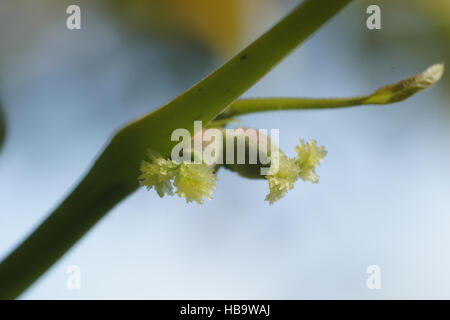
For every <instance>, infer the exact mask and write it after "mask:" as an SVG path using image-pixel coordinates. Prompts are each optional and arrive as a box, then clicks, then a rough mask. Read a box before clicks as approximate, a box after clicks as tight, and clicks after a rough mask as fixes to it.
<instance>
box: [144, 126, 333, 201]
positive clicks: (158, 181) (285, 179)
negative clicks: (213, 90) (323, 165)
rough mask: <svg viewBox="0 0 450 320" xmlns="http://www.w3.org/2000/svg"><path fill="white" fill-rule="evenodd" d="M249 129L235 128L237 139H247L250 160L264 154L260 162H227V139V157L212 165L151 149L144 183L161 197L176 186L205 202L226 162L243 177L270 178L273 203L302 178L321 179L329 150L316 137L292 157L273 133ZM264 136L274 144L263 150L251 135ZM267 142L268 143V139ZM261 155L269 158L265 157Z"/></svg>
mask: <svg viewBox="0 0 450 320" xmlns="http://www.w3.org/2000/svg"><path fill="white" fill-rule="evenodd" d="M208 130H211V129H208ZM249 130H253V129H242V128H241V129H235V130H231V131H235V132H234V134H235V136H234V137H235V140H234V141H244V143H245V148H244V150H245V157H247V158H246V159H247V160H248V159H249V158H250V154H251V153H252V152H253V153H254V154H258V155H259V156H260V158H259V159H258V162H257V163H256V164H255V163H253V164H251V163H249V162H246V163H244V164H237V163H235V162H233V163H231V164H230V163H226V161H225V160H226V149H227V147H228V148H230V146H227V145H226V143H225V144H223V145H221V150H220V154H222V157H223V159H220V160H222V161H216V163H214V164H212V165H208V164H206V163H205V162H201V163H191V162H187V161H183V162H176V161H173V160H166V159H164V158H162V157H161V156H160V155H158V154H156V153H153V152H150V153H149V158H150V162H147V161H143V162H142V165H141V172H142V174H141V175H140V177H139V181H140V184H141V185H143V186H146V187H147V189H152V188H154V189H155V190H156V191H157V193H158V195H159V196H160V197H163V196H164V195H165V194H168V195H173V194H174V191H173V189H174V187H175V188H176V193H177V194H178V195H179V196H180V197H184V198H186V201H187V202H191V201H196V202H197V203H200V204H201V203H203V198H206V199H211V196H212V194H213V191H214V188H215V185H216V181H217V177H216V175H215V172H216V171H217V170H218V169H219V168H220V167H222V166H223V167H225V168H226V169H228V170H230V171H234V172H236V173H238V174H239V175H241V176H242V177H246V178H256V179H267V180H268V184H269V194H268V195H267V196H266V199H265V200H267V201H269V203H270V204H273V203H274V202H276V201H278V200H280V199H281V198H282V197H283V196H285V195H286V193H287V192H288V191H289V190H291V189H292V188H294V184H295V182H296V181H297V180H298V179H302V180H304V181H310V182H312V183H317V182H318V180H319V177H318V176H317V174H316V172H315V168H316V167H317V166H318V165H319V164H320V162H321V161H322V159H323V158H324V157H325V156H326V154H327V152H326V151H325V149H324V148H323V147H318V146H317V144H316V141H314V140H312V141H310V142H307V143H306V142H305V141H304V140H301V141H300V144H299V145H298V146H297V147H296V148H295V151H296V152H297V157H294V158H288V157H287V156H286V154H284V153H283V152H282V151H281V150H280V149H279V148H278V146H277V145H275V144H273V143H272V141H271V140H270V138H269V137H267V136H265V135H264V134H262V133H260V132H259V133H258V134H255V135H249ZM222 132H225V130H223V129H222ZM202 134H203V133H202ZM241 135H244V136H245V137H244V136H241ZM245 138H246V139H245ZM262 138H265V139H266V140H265V141H266V142H267V141H268V140H269V141H270V143H269V144H270V146H271V147H269V148H267V149H266V150H262V149H260V147H261V144H260V143H259V141H250V140H251V139H256V140H258V139H262ZM222 140H223V141H225V142H226V141H227V139H226V137H223V139H222ZM207 145H208V144H206V145H205V146H207ZM264 145H265V146H266V147H267V143H266V144H264ZM225 146H227V147H225ZM232 149H233V150H235V151H236V150H239V148H235V146H234V145H233V146H232ZM261 155H262V156H261ZM234 156H235V158H234V160H236V158H237V156H236V154H234ZM261 158H264V159H265V160H264V161H262V160H261ZM267 159H269V162H268V163H267V162H266V160H267ZM217 160H219V159H217ZM266 165H268V170H267V171H266V173H264V175H262V174H261V173H260V172H261V171H260V170H259V169H260V168H261V167H264V166H266Z"/></svg>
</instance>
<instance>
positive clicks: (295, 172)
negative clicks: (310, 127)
mask: <svg viewBox="0 0 450 320" xmlns="http://www.w3.org/2000/svg"><path fill="white" fill-rule="evenodd" d="M295 151H296V152H297V155H298V157H297V158H288V157H287V156H286V155H285V154H284V153H282V152H281V151H280V152H279V154H280V155H279V161H278V168H277V169H275V167H273V168H271V169H270V171H269V174H268V175H267V176H266V178H267V180H268V182H269V191H270V192H269V194H268V195H267V196H266V201H269V203H270V204H273V203H274V202H276V201H278V200H280V199H281V198H283V197H284V196H285V195H286V193H287V192H288V191H289V190H291V189H292V188H294V183H295V182H296V181H297V180H298V179H299V178H300V179H302V180H304V181H310V182H312V183H318V182H319V177H318V175H317V174H316V171H315V168H316V166H318V165H319V164H320V162H321V161H322V159H323V158H324V157H325V156H326V155H327V151H326V150H325V149H324V147H318V146H317V143H316V141H314V140H311V141H309V142H307V143H305V141H304V140H300V144H299V145H298V146H297V147H296V148H295Z"/></svg>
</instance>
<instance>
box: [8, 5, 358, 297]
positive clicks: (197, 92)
mask: <svg viewBox="0 0 450 320" xmlns="http://www.w3.org/2000/svg"><path fill="white" fill-rule="evenodd" d="M350 2H351V0H333V1H330V0H306V1H304V2H303V3H302V4H301V5H300V6H298V7H297V8H296V9H294V10H293V11H292V13H290V14H289V15H288V16H287V17H285V18H284V19H283V20H282V21H281V22H280V23H278V24H277V25H275V26H274V27H273V28H272V29H271V30H269V31H268V32H267V33H266V34H264V35H263V36H262V37H260V38H259V39H258V40H256V41H255V42H253V43H252V44H251V45H250V46H248V47H247V48H245V49H244V50H243V51H242V52H240V53H239V54H237V55H236V56H235V57H234V58H233V59H231V60H230V61H228V62H227V63H226V64H224V65H223V66H222V67H221V68H219V69H218V70H217V71H215V72H214V73H212V74H211V75H210V76H209V77H207V78H205V79H204V80H202V81H200V82H199V83H198V84H197V85H195V86H194V87H192V88H191V89H189V90H188V91H187V92H185V93H184V94H182V95H181V96H179V97H177V98H176V99H174V100H172V101H171V102H169V103H168V104H167V105H165V106H163V107H161V108H159V109H157V110H156V111H154V112H152V113H150V114H147V115H145V116H144V117H142V118H140V119H138V120H137V121H135V122H133V123H130V124H129V125H127V126H126V127H124V128H123V129H122V130H120V131H119V132H118V133H117V134H116V135H115V136H114V137H113V139H112V140H111V142H110V143H109V145H108V146H107V147H106V149H105V150H104V151H103V153H102V154H101V155H100V156H99V158H98V159H97V160H96V162H95V164H94V165H93V167H92V169H91V170H89V172H88V173H87V175H86V177H85V178H84V179H83V180H82V181H81V182H80V184H79V185H78V186H77V187H76V188H75V190H74V191H73V192H72V193H71V194H70V195H69V196H68V197H67V198H66V199H65V200H64V201H63V203H62V204H61V205H60V206H59V207H58V208H56V210H55V211H54V212H53V213H52V214H51V215H50V216H49V217H48V218H47V219H46V220H45V221H44V222H43V223H42V224H41V225H40V226H39V227H38V229H37V230H36V231H34V232H33V233H32V234H31V236H30V237H28V238H27V239H26V240H25V241H24V242H23V243H22V244H21V245H20V246H19V247H18V248H17V249H16V250H14V251H13V252H12V253H11V254H10V255H9V256H8V257H7V258H6V259H5V260H4V261H3V262H2V263H1V264H0V298H1V299H11V298H16V297H17V296H19V295H20V294H21V293H22V292H23V291H25V290H26V289H27V288H28V287H29V286H30V285H31V284H32V283H33V282H34V281H35V280H36V279H38V278H39V277H40V276H41V275H42V274H43V273H44V272H45V271H46V270H48V269H49V268H50V267H51V266H52V265H53V264H54V263H55V262H56V261H57V260H58V259H59V258H61V256H62V255H63V254H64V253H66V252H67V251H68V250H69V249H70V248H71V247H72V246H73V245H74V244H75V243H76V242H77V241H78V240H79V239H80V238H81V237H82V236H83V235H84V234H85V233H86V232H88V231H89V230H90V229H91V228H92V227H93V226H94V225H95V224H96V222H98V221H99V220H100V219H101V218H102V217H103V216H104V215H105V214H106V213H107V212H108V211H109V210H110V209H111V208H112V207H114V206H115V205H116V204H118V203H119V202H120V201H121V200H123V199H124V198H125V197H127V196H128V195H129V194H130V193H132V192H133V191H134V190H136V188H137V187H138V180H137V177H138V176H139V167H140V164H141V161H142V160H143V159H145V157H146V152H147V150H148V149H149V148H150V149H153V150H156V151H158V152H159V153H161V154H162V155H163V156H168V155H169V153H170V150H171V148H172V146H173V142H172V141H170V136H171V133H172V131H173V130H174V129H177V128H186V129H190V130H191V131H192V130H193V128H192V126H193V122H194V120H202V121H203V123H205V124H207V123H208V122H209V121H211V120H212V119H213V118H215V117H216V116H217V115H218V114H219V113H221V112H222V111H223V110H224V109H225V108H226V107H227V106H228V105H230V104H231V103H232V102H233V101H234V100H236V99H237V98H238V97H239V96H241V95H242V94H243V93H244V92H245V91H247V90H248V89H249V88H250V87H251V86H253V85H254V84H255V83H256V82H257V81H258V80H259V79H261V78H262V77H263V76H264V75H265V74H267V73H268V72H269V71H270V70H271V69H272V68H273V67H275V66H276V65H277V64H278V63H279V62H280V61H281V60H282V59H283V58H284V57H286V56H287V55H288V54H289V53H290V52H291V51H292V50H294V49H295V48H296V47H297V46H298V45H299V44H300V43H302V42H303V41H304V40H305V39H307V38H308V37H309V36H310V35H312V34H313V33H314V32H315V31H317V30H318V29H319V28H320V27H321V26H322V25H323V24H324V23H326V22H327V21H328V20H329V19H331V18H332V17H333V16H334V15H335V14H336V13H337V12H339V11H340V10H341V9H342V8H343V7H344V6H346V5H347V4H348V3H350Z"/></svg>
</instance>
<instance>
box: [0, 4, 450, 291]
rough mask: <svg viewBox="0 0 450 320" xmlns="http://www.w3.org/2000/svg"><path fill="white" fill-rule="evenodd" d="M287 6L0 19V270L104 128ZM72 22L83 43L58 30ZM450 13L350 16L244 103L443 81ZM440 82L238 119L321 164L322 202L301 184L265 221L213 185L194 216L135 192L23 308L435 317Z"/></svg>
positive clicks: (428, 8)
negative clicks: (150, 305) (281, 310)
mask: <svg viewBox="0 0 450 320" xmlns="http://www.w3.org/2000/svg"><path fill="white" fill-rule="evenodd" d="M299 2H300V1H294V0H282V1H281V0H246V1H241V0H215V1H208V0H189V1H185V0H170V1H169V0H147V1H144V0H102V1H100V0H99V1H75V0H71V1H67V0H58V1H57V0H41V1H32V0H21V1H13V0H2V1H1V3H0V100H1V102H2V105H3V113H4V117H5V120H6V137H5V140H4V144H3V147H2V149H1V150H0V256H1V257H4V256H5V255H6V254H7V253H8V252H9V251H10V250H12V249H13V248H14V247H15V246H16V245H17V244H18V243H19V242H20V241H21V240H22V239H23V238H24V237H25V236H26V235H27V234H28V233H29V232H31V231H32V230H33V229H34V228H35V227H36V226H37V225H38V224H39V223H40V222H41V221H42V220H43V219H44V218H45V217H46V216H47V214H48V213H49V212H50V210H51V209H52V208H54V207H55V206H56V205H57V204H58V203H59V202H60V201H61V200H62V199H63V197H64V196H65V195H67V194H68V192H70V190H71V189H72V188H73V187H74V186H75V185H76V183H77V182H78V181H79V179H80V178H81V177H82V176H83V174H84V173H85V172H86V171H87V170H88V168H89V167H90V165H91V163H92V161H93V159H95V157H96V155H98V153H99V152H100V150H101V149H102V147H103V146H104V144H105V142H106V141H107V139H108V138H109V137H111V135H112V133H113V132H114V130H115V129H117V128H118V127H119V126H120V125H122V124H124V123H125V122H127V121H129V120H132V119H134V118H135V117H137V116H139V115H142V114H143V113H146V112H148V111H150V110H153V109H155V108H156V107H158V106H160V105H162V104H164V103H166V102H168V101H170V100H171V99H172V98H174V97H175V96H177V95H178V94H180V93H181V92H183V91H184V90H186V89H188V88H189V87H190V86H192V85H193V84H194V83H196V82H197V81H198V80H200V79H201V78H203V77H204V76H206V75H207V74H208V73H209V72H211V71H213V70H214V69H215V68H216V67H218V66H219V65H220V64H222V63H223V62H224V61H226V59H228V58H229V57H231V56H232V55H233V53H236V52H237V50H239V49H240V48H242V47H243V46H244V45H246V44H248V43H249V42H251V41H252V40H254V39H255V38H256V37H257V36H258V35H260V34H261V33H262V32H263V31H265V30H267V29H268V28H269V27H270V26H271V25H273V23H275V22H276V21H278V20H279V19H280V18H281V17H283V15H284V14H286V13H287V12H289V10H290V9H292V8H293V7H295V6H296V5H297V4H298V3H299ZM71 4H77V5H79V6H80V7H81V23H82V28H81V30H68V29H67V28H66V18H67V16H68V15H67V14H66V8H67V6H69V5H71ZM370 4H378V5H379V6H380V7H381V10H382V29H381V30H376V31H370V30H368V29H367V28H366V18H367V17H368V15H367V14H366V8H367V6H369V5H370ZM449 14H450V2H449V1H448V0H427V1H423V0H396V1H388V0H386V1H378V0H373V1H364V0H360V1H354V3H353V4H352V5H350V6H349V7H348V8H347V9H346V10H344V11H343V12H342V13H341V14H340V15H339V16H337V17H336V18H335V19H333V20H332V21H331V22H330V23H329V24H328V25H327V26H326V27H324V28H323V29H321V30H320V32H318V33H317V34H315V36H314V37H313V38H311V39H310V40H309V41H308V42H307V43H306V44H305V45H304V46H303V47H302V48H301V49H300V50H297V51H296V52H294V53H293V54H292V55H291V56H289V57H288V58H287V59H286V60H285V61H284V62H283V63H282V64H280V65H279V66H278V67H277V68H276V69H275V70H273V71H272V72H271V73H270V74H269V75H268V76H266V77H265V78H264V79H263V80H262V81H261V82H259V83H258V84H257V85H256V86H255V87H253V88H252V89H251V90H250V91H249V92H248V93H247V94H246V96H247V97H262V96H294V97H299V96H308V97H330V96H351V95H360V94H365V93H369V92H371V91H373V90H375V89H376V88H378V87H380V86H382V85H385V84H389V83H392V82H396V81H399V80H401V79H403V78H405V77H408V76H411V75H413V74H416V73H419V72H421V71H423V70H424V69H425V68H426V67H428V66H429V65H431V64H433V63H436V62H447V63H448V62H449V60H450V45H449V43H450V20H449V19H448V16H449ZM449 79H450V78H449V77H448V76H444V79H443V80H442V81H441V82H440V83H439V84H438V85H437V86H436V87H435V88H433V89H431V90H428V91H425V92H423V93H420V94H419V95H417V96H414V97H413V98H412V99H410V100H407V101H405V102H402V103H399V104H396V105H390V106H384V107H380V106H378V107H372V106H369V107H361V108H353V109H346V110H332V111H301V112H300V111H297V112H295V111H292V112H271V113H264V114H253V115H248V116H244V117H242V120H243V122H242V124H241V125H245V126H251V127H254V128H267V129H271V128H279V129H280V144H281V147H282V149H283V150H285V151H286V152H287V153H288V154H290V155H291V156H292V155H293V154H294V150H293V148H294V146H295V145H296V144H297V143H298V140H299V138H305V139H316V140H317V141H318V143H319V144H320V145H324V146H325V147H326V149H327V150H328V152H329V154H328V156H327V157H326V158H325V161H324V162H323V164H322V166H321V167H320V168H319V169H318V173H319V175H320V176H321V181H320V183H319V184H318V185H312V184H307V183H301V182H299V183H297V185H296V187H295V189H294V190H292V191H291V192H290V193H289V194H288V195H287V196H286V197H285V198H284V199H282V200H281V201H279V202H278V203H276V204H275V205H273V206H269V204H268V203H267V202H265V201H264V197H265V195H266V194H267V192H268V186H267V183H266V182H264V181H262V180H261V181H256V180H255V181H253V180H245V179H243V178H241V177H239V176H237V175H236V174H234V173H231V172H228V171H225V170H221V171H220V173H219V179H220V180H219V182H218V184H217V188H216V192H215V195H214V199H213V200H212V201H209V202H207V203H206V204H204V205H202V206H199V205H196V204H189V205H187V204H186V203H185V200H184V199H181V198H177V197H169V198H163V199H161V198H159V197H158V196H157V194H156V193H155V192H147V191H145V190H144V189H139V190H138V191H137V192H136V193H134V194H133V195H132V196H130V197H129V198H127V199H126V201H123V202H122V203H120V205H118V206H117V207H116V208H115V209H114V210H113V211H111V212H110V213H109V214H108V215H107V216H106V217H105V218H104V219H103V220H102V221H101V222H100V223H99V224H98V225H97V226H96V227H95V228H94V229H93V230H92V231H91V232H90V233H89V234H88V235H87V236H85V237H84V238H83V239H82V241H80V242H79V243H78V244H77V245H76V246H75V247H74V248H73V249H72V250H71V251H70V252H69V253H68V254H67V255H65V256H64V258H63V259H61V260H60V261H59V262H58V263H57V264H56V265H55V266H54V267H53V268H52V269H51V270H50V271H49V272H47V273H46V274H45V275H44V276H43V277H42V278H41V279H40V280H39V281H38V282H36V283H35V284H34V286H33V287H32V288H31V289H29V290H28V291H27V292H26V294H24V295H23V296H22V298H25V299H232V298H233V299H353V298H358V299H390V298H413V299H415V298H438V299H439V298H447V299H448V298H450V272H449V270H450V255H449V253H450V232H449V230H450V183H449V181H450V165H449V164H450V144H449V141H450V106H449V99H450V96H449V94H448V92H449V89H450V80H449ZM0 132H1V130H0ZM0 137H1V134H0ZM0 140H1V139H0ZM69 265H77V266H79V267H80V269H81V289H80V290H68V289H67V287H66V280H67V275H66V269H67V267H68V266H69ZM369 265H378V266H379V267H380V268H381V289H380V290H368V289H367V287H366V279H367V277H368V274H366V269H367V267H368V266H369ZM0 285H1V284H0Z"/></svg>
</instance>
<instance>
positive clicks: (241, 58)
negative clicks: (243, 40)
mask: <svg viewBox="0 0 450 320" xmlns="http://www.w3.org/2000/svg"><path fill="white" fill-rule="evenodd" d="M245 59H247V54H246V53H244V54H243V55H242V56H241V57H240V58H239V60H241V61H242V60H245Z"/></svg>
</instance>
